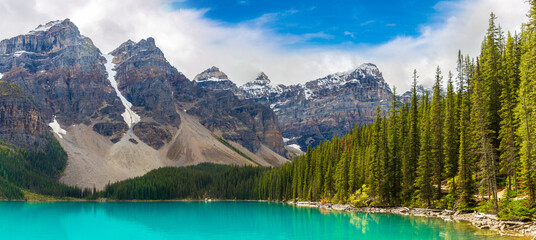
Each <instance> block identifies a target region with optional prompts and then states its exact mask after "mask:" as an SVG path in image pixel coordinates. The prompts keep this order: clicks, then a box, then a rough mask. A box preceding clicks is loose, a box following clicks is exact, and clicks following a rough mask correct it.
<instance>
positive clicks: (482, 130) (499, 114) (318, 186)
mask: <svg viewBox="0 0 536 240" xmlns="http://www.w3.org/2000/svg"><path fill="white" fill-rule="evenodd" d="M530 6H531V8H530V12H529V15H528V16H529V22H528V23H527V24H524V25H523V27H522V31H521V32H520V33H514V34H512V33H507V34H505V33H504V32H503V31H502V29H501V27H500V25H498V24H497V18H496V16H495V15H494V14H491V17H490V19H489V27H488V30H487V34H486V36H485V37H484V40H483V41H482V47H481V53H480V55H479V56H477V57H476V58H472V57H470V56H464V55H462V53H461V52H459V53H458V61H457V69H456V72H455V73H451V72H449V73H447V74H446V76H444V74H443V73H442V72H441V70H440V67H438V68H437V70H436V74H435V84H434V86H433V88H432V89H431V90H430V91H426V92H425V93H424V94H422V95H419V94H418V92H417V87H418V74H417V71H415V72H414V74H413V79H412V80H413V87H412V97H411V100H410V101H407V102H401V101H400V97H399V96H398V95H397V92H396V89H393V94H392V97H391V103H390V110H389V111H388V112H382V111H381V110H380V108H378V110H377V112H376V113H377V114H376V119H375V121H374V122H373V123H372V124H369V125H364V126H356V127H355V128H354V129H353V130H352V131H351V132H350V133H349V134H347V135H344V136H337V137H335V138H334V139H332V140H331V141H326V142H324V143H323V144H320V145H319V146H317V147H316V148H315V149H311V148H309V149H307V152H306V153H305V154H304V155H302V156H299V157H297V158H296V159H295V160H294V161H293V162H291V163H288V164H285V165H283V166H281V167H279V168H274V169H261V170H258V171H256V170H253V169H248V170H243V171H241V170H238V168H236V167H235V168H236V169H234V168H231V169H234V171H235V174H238V175H237V176H235V177H236V178H234V180H233V181H235V180H236V181H237V182H236V183H234V184H237V185H233V184H231V185H226V187H221V188H219V187H214V186H208V185H207V186H208V187H207V186H203V187H202V188H199V186H200V185H203V184H209V183H207V181H208V182H212V183H215V182H218V184H221V183H222V182H223V183H225V182H226V181H227V180H224V179H228V178H229V176H226V177H222V175H221V173H219V175H218V176H217V177H215V178H210V177H207V176H204V175H203V174H200V175H198V177H196V178H191V177H188V175H187V174H191V173H189V172H187V171H183V170H176V169H175V170H173V169H163V170H158V171H157V172H154V173H153V172H152V173H150V174H148V175H147V176H145V177H142V178H137V179H133V180H129V181H126V182H122V183H118V184H114V185H111V186H108V187H107V189H106V191H105V193H106V195H107V196H108V197H112V198H119V199H124V198H127V199H130V198H142V199H145V198H147V195H132V194H142V193H131V191H134V192H136V191H137V190H135V186H137V187H138V188H140V187H141V186H154V187H156V188H160V189H161V190H162V191H169V194H168V193H165V194H168V195H165V196H166V197H165V198H168V197H172V198H184V197H193V198H199V197H201V196H202V195H203V196H209V197H219V198H233V199H266V200H308V201H325V202H338V203H352V204H356V205H369V206H416V207H428V208H449V209H462V210H463V209H478V210H480V211H486V212H494V213H499V214H500V216H501V217H502V218H512V217H514V218H531V217H532V216H533V214H534V209H535V207H534V206H535V205H534V203H535V198H536V169H535V168H536V162H535V158H536V154H535V151H536V135H535V134H534V133H536V89H535V87H536V85H535V84H536V1H534V0H532V1H530ZM445 79H446V82H445ZM533 146H534V147H533ZM156 173H162V174H156ZM166 173H172V175H173V174H179V175H181V174H182V175H181V177H180V178H184V179H182V180H181V179H180V178H179V177H177V176H172V175H167V174H166ZM205 173H206V172H205ZM229 173H230V172H229ZM240 174H244V175H241V176H240ZM163 176H166V177H163ZM198 178H199V179H198ZM204 178H206V179H204ZM142 179H143V180H142ZM157 179H158V180H157ZM166 179H168V180H166ZM231 179H232V177H231ZM185 183H187V184H185ZM159 184H163V185H165V186H167V187H162V186H160V187H158V185H159ZM170 184H171V185H174V184H176V185H188V186H189V187H190V188H194V190H193V191H192V192H190V193H188V194H187V193H181V191H183V190H182V189H180V188H181V186H169V185H170ZM209 185H210V184H209ZM220 186H223V185H220ZM231 186H237V189H238V191H229V193H224V192H226V191H227V188H228V187H231ZM242 186H248V187H247V188H243V187H242ZM129 187H130V189H128V188H129ZM182 187H184V186H182ZM250 187H251V188H250ZM140 189H145V188H144V187H141V188H140ZM200 189H202V191H199V190H200ZM209 189H210V190H209ZM240 189H242V190H243V191H245V192H241V191H242V190H240ZM501 189H503V190H502V191H500V190H501ZM144 191H148V193H144V194H151V193H150V192H151V190H149V189H147V190H144ZM174 191H176V192H174ZM122 192H123V193H122ZM123 194H126V195H124V196H123ZM128 194H130V195H128ZM159 196H163V195H159ZM148 198H153V197H151V196H149V197H148ZM499 199H500V200H499Z"/></svg>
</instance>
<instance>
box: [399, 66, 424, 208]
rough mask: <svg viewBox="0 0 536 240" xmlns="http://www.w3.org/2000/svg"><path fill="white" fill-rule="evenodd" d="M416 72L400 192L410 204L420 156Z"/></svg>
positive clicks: (403, 198) (414, 74) (415, 73)
mask: <svg viewBox="0 0 536 240" xmlns="http://www.w3.org/2000/svg"><path fill="white" fill-rule="evenodd" d="M417 78H418V76H417V70H414V71H413V84H412V89H411V103H410V110H409V133H408V140H407V142H408V145H409V149H408V152H407V157H406V158H405V161H404V165H403V176H404V180H403V181H404V184H403V187H404V189H403V190H402V200H403V201H404V202H406V203H408V202H410V201H411V199H412V198H413V193H414V192H415V187H414V186H415V179H416V173H417V163H418V162H419V156H420V148H421V145H420V139H421V138H420V128H419V111H418V109H419V106H418V105H419V104H418V102H419V97H418V93H417Z"/></svg>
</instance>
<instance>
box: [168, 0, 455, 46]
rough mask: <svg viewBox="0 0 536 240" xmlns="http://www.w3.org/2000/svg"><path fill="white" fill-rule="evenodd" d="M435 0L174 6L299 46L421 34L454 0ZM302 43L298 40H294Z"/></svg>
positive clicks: (254, 0)
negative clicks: (258, 29) (287, 38)
mask: <svg viewBox="0 0 536 240" xmlns="http://www.w3.org/2000/svg"><path fill="white" fill-rule="evenodd" d="M438 2H440V1H433V0H407V1H398V0H374V1H372V0H368V1H356V0H338V1H318V0H309V1H307V0H288V1H280V0H186V1H182V2H174V3H172V7H173V8H174V9H205V10H206V13H205V17H207V18H210V19H212V20H216V21H221V22H222V23H223V24H229V25H233V24H248V25H257V27H263V28H268V29H270V30H272V31H275V32H277V33H278V34H281V35H295V36H300V37H301V38H300V40H301V41H299V42H298V43H297V45H302V46H303V45H345V44H349V43H353V44H354V45H355V44H357V45H360V44H381V43H385V42H388V41H390V40H393V39H394V38H396V37H399V36H410V37H411V36H418V35H419V34H420V26H421V25H423V24H433V23H435V22H440V21H442V20H443V18H442V16H444V15H438V14H437V13H438V11H444V10H445V8H444V7H442V6H446V5H448V4H445V3H449V2H454V1H441V4H438ZM293 45H296V44H293Z"/></svg>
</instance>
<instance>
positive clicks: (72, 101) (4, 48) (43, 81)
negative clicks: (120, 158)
mask: <svg viewBox="0 0 536 240" xmlns="http://www.w3.org/2000/svg"><path fill="white" fill-rule="evenodd" d="M105 61H106V60H105V58H104V57H102V55H101V53H100V51H99V49H98V48H96V47H95V46H94V45H93V43H92V41H91V40H90V39H89V38H87V37H84V36H82V35H80V32H79V31H78V28H77V27H76V26H75V25H74V24H73V23H72V22H70V21H69V19H66V20H64V21H54V22H50V23H47V24H46V25H44V26H39V27H38V28H37V29H36V30H34V31H31V32H30V33H28V34H25V35H20V36H17V37H14V38H11V39H6V40H3V41H1V42H0V72H2V73H4V77H3V78H2V79H3V80H5V81H9V82H13V83H16V84H17V85H19V86H21V87H22V88H23V89H24V92H25V93H26V94H27V95H28V96H31V98H32V100H33V101H34V102H35V103H36V104H37V106H38V107H39V109H40V110H41V113H42V115H43V118H44V120H45V122H52V121H53V119H54V118H56V119H57V121H58V122H59V124H60V125H61V126H71V125H74V124H81V123H84V124H86V125H94V124H95V125H96V126H95V130H96V131H98V132H99V133H100V134H102V135H104V136H106V137H108V138H110V139H111V140H112V141H118V139H119V138H120V136H121V135H122V134H123V133H124V132H125V131H126V129H127V127H126V125H125V124H124V123H123V122H122V120H121V116H120V115H119V114H117V113H120V112H122V111H123V106H122V105H121V103H120V101H119V99H118V98H117V97H116V95H115V93H114V91H113V88H112V87H111V86H110V84H109V81H108V80H107V74H106V71H105V68H104V65H103V63H104V62H105ZM6 72H7V73H6Z"/></svg>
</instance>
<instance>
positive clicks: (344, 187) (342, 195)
mask: <svg viewBox="0 0 536 240" xmlns="http://www.w3.org/2000/svg"><path fill="white" fill-rule="evenodd" d="M348 157H349V154H348V147H347V146H344V150H343V151H342V155H341V159H340V160H339V162H338V163H337V168H336V170H335V180H336V188H337V197H338V199H339V201H340V202H342V203H345V202H346V198H347V197H348V166H349V163H348Z"/></svg>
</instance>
